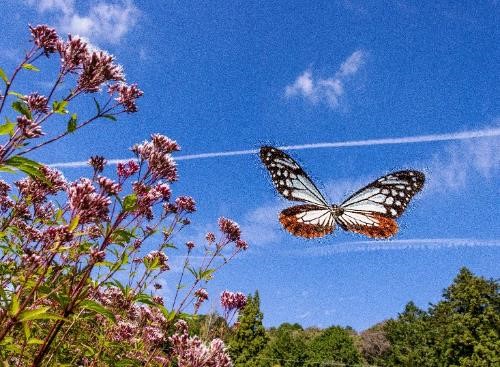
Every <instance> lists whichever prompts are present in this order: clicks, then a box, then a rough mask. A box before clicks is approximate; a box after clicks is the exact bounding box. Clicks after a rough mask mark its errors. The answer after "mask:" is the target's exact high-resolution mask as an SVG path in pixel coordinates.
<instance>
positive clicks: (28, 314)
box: [19, 307, 64, 322]
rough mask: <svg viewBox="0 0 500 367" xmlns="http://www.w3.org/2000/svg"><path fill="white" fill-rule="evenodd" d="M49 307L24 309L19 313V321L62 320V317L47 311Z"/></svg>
mask: <svg viewBox="0 0 500 367" xmlns="http://www.w3.org/2000/svg"><path fill="white" fill-rule="evenodd" d="M49 308H50V307H40V308H37V309H36V310H26V311H23V312H21V313H20V314H19V321H21V322H25V321H32V320H63V319H64V318H63V317H61V316H59V315H56V314H55V313H52V312H47V311H48V310H49Z"/></svg>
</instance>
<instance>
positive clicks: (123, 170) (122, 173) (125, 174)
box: [116, 160, 139, 179]
mask: <svg viewBox="0 0 500 367" xmlns="http://www.w3.org/2000/svg"><path fill="white" fill-rule="evenodd" d="M138 171H139V164H138V163H137V162H136V161H134V160H130V161H128V162H125V163H122V162H119V163H118V164H117V165H116V172H117V173H118V176H119V177H121V178H123V179H126V178H129V177H130V176H132V175H133V174H135V173H137V172H138Z"/></svg>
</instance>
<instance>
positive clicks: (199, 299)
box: [194, 288, 208, 312]
mask: <svg viewBox="0 0 500 367" xmlns="http://www.w3.org/2000/svg"><path fill="white" fill-rule="evenodd" d="M194 296H195V297H196V302H195V304H194V309H195V312H196V311H198V309H199V308H200V306H201V305H202V303H203V302H205V301H206V300H207V299H208V292H207V290H206V289H205V288H200V289H197V290H196V291H195V292H194Z"/></svg>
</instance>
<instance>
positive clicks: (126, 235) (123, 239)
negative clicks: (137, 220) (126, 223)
mask: <svg viewBox="0 0 500 367" xmlns="http://www.w3.org/2000/svg"><path fill="white" fill-rule="evenodd" d="M132 238H136V236H135V235H134V234H133V233H132V232H131V231H127V230H126V229H123V228H118V229H115V230H114V231H113V238H112V241H113V242H114V243H119V244H123V243H128V242H130V240H131V239H132Z"/></svg>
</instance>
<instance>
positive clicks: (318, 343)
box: [307, 326, 361, 366]
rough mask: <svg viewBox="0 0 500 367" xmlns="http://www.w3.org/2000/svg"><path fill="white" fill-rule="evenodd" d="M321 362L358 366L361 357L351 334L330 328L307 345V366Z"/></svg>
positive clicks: (333, 327)
mask: <svg viewBox="0 0 500 367" xmlns="http://www.w3.org/2000/svg"><path fill="white" fill-rule="evenodd" d="M321 362H332V363H333V362H335V363H346V364H358V363H360V362H361V355H360V353H359V352H358V350H357V349H356V347H355V345H354V340H353V338H352V335H351V333H350V332H349V331H348V330H346V329H344V328H342V327H340V326H332V327H329V328H327V329H325V330H323V331H322V332H321V334H319V335H318V336H317V337H315V338H314V339H313V340H311V342H310V343H309V359H308V363H307V364H308V365H310V366H314V365H315V364H317V363H321Z"/></svg>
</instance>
